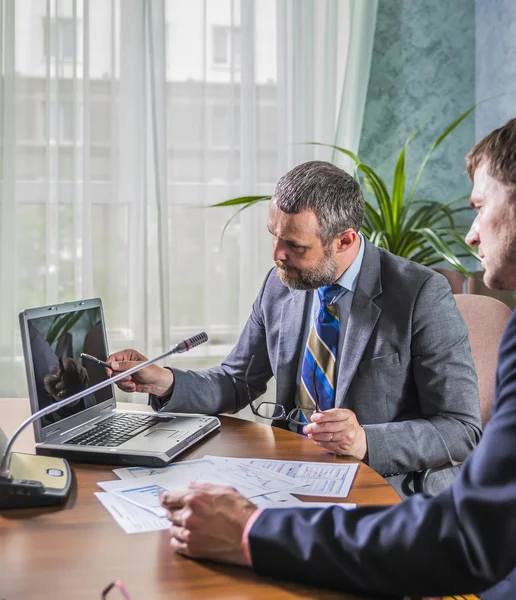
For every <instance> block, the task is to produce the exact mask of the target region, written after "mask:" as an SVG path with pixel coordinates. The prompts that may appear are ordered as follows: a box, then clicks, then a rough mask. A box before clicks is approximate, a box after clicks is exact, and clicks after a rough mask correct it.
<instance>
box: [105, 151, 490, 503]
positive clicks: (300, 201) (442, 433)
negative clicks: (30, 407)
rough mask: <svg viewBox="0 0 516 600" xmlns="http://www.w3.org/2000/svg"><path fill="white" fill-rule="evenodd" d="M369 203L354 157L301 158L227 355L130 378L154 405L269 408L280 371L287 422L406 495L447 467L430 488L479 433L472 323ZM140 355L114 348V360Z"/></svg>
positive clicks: (438, 485) (129, 362) (285, 186)
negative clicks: (375, 232) (269, 265)
mask: <svg viewBox="0 0 516 600" xmlns="http://www.w3.org/2000/svg"><path fill="white" fill-rule="evenodd" d="M363 214H364V199H363V196H362V192H361V190H360V186H359V185H358V183H357V182H356V180H355V179H354V178H353V177H351V176H350V175H349V174H348V173H346V172H345V171H343V170H342V169H339V168H338V167H336V166H334V165H332V164H330V163H326V162H320V161H313V162H307V163H304V164H301V165H299V166H297V167H295V168H294V169H292V170H291V171H290V172H288V173H287V174H286V175H284V176H283V177H282V178H281V179H280V181H279V183H278V185H277V188H276V191H275V194H274V197H273V198H272V200H271V202H270V207H269V217H268V229H269V232H270V234H271V236H272V247H273V252H272V256H273V259H274V262H275V263H276V266H275V267H274V268H273V269H271V271H269V273H268V274H267V275H266V277H265V281H264V283H263V285H262V288H261V290H260V292H259V294H258V297H257V298H256V300H255V302H254V304H253V308H252V312H251V315H250V317H249V319H248V321H247V323H246V325H245V327H244V330H243V332H242V334H241V336H240V339H239V341H238V342H237V344H236V346H235V348H234V349H233V350H232V352H231V353H230V354H229V356H228V357H227V358H226V359H225V360H224V362H223V363H222V364H221V366H219V367H214V368H211V369H206V370H204V371H199V372H193V371H182V370H180V369H176V368H173V369H163V368H161V367H158V366H151V367H148V368H147V369H143V370H142V371H140V372H139V373H137V374H135V375H133V376H132V377H129V378H128V379H127V380H126V381H123V382H122V383H120V384H119V385H120V387H121V388H122V389H124V390H125V391H128V392H132V391H140V392H149V393H151V404H152V406H153V407H154V408H155V409H160V408H164V409H165V410H168V411H174V412H202V413H208V414H217V413H222V412H238V411H239V410H241V409H242V408H244V407H245V406H246V405H247V404H249V403H251V405H252V408H253V410H254V411H258V412H260V408H259V401H256V399H257V398H258V397H259V396H260V395H261V394H263V393H264V392H265V390H266V385H267V382H268V381H269V379H270V378H271V377H273V376H274V377H275V378H276V382H277V392H276V402H277V404H278V406H277V409H276V411H275V413H274V414H273V415H272V417H274V420H275V424H276V425H280V426H284V427H289V428H291V429H293V430H295V431H298V432H299V433H303V434H304V435H306V436H308V438H309V439H311V440H312V441H313V442H314V443H315V444H317V445H318V446H321V447H323V448H325V449H326V450H328V452H331V453H333V454H337V455H346V456H352V457H355V458H357V459H360V460H363V461H366V462H367V463H368V464H369V465H370V466H371V467H372V468H373V469H375V470H376V471H378V472H379V473H380V474H381V475H383V476H385V477H387V478H388V479H389V481H390V482H391V484H392V485H393V486H394V487H395V488H396V489H397V490H398V491H399V492H400V493H401V494H408V493H410V492H411V491H412V490H413V488H414V479H415V477H416V476H415V474H416V473H417V472H420V471H421V470H424V469H428V468H431V467H443V466H448V467H449V468H447V469H446V468H445V469H441V470H438V471H437V472H435V473H434V474H433V475H432V476H431V477H430V478H429V486H430V490H431V492H432V493H438V492H440V491H442V490H443V489H445V487H446V486H447V485H448V484H449V483H450V482H451V481H452V480H453V476H454V474H455V470H456V468H457V467H456V466H455V465H458V464H459V463H461V462H462V461H463V460H464V459H465V458H466V456H467V455H468V454H469V453H470V452H471V450H472V449H473V448H474V446H475V445H476V443H477V442H478V440H479V439H480V435H481V424H480V414H479V399H478V389H477V381H476V375H475V370H474V367H473V362H472V358H471V351H470V347H469V341H468V332H467V329H466V326H465V324H464V322H463V320H462V318H461V316H460V314H459V312H458V310H457V308H456V306H455V301H454V299H453V296H452V293H451V290H450V288H449V285H448V283H447V281H446V280H445V279H444V278H443V277H442V276H441V275H439V274H437V273H435V272H434V271H432V270H430V269H428V268H425V267H423V266H420V265H418V264H415V263H413V262H411V261H408V260H404V259H402V258H399V257H397V256H394V255H393V254H391V253H389V252H387V251H385V250H382V249H379V248H376V247H375V246H373V245H372V244H371V243H369V242H368V241H367V240H366V239H365V238H364V237H363V235H362V234H361V233H360V226H361V223H362V218H363ZM141 360H145V357H144V356H142V355H141V354H140V353H138V352H136V351H135V350H124V351H121V352H116V353H115V354H112V355H111V356H110V357H109V358H108V362H110V363H111V366H112V369H113V371H123V370H126V369H128V368H130V367H132V366H134V364H135V362H138V361H141ZM316 408H317V409H318V410H315V409H316Z"/></svg>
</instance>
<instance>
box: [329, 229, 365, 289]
mask: <svg viewBox="0 0 516 600" xmlns="http://www.w3.org/2000/svg"><path fill="white" fill-rule="evenodd" d="M358 235H359V236H360V248H359V250H358V254H357V255H356V256H355V260H354V261H353V262H352V263H351V264H350V265H349V267H348V268H347V269H346V270H345V271H344V273H342V275H341V276H340V277H339V278H338V279H337V281H336V282H335V283H338V284H339V285H341V286H342V287H343V288H344V289H346V290H349V291H350V292H354V291H355V289H356V287H357V281H358V276H359V274H360V269H361V268H362V261H363V260H364V249H365V240H364V236H363V235H362V234H361V233H360V232H359V234H358Z"/></svg>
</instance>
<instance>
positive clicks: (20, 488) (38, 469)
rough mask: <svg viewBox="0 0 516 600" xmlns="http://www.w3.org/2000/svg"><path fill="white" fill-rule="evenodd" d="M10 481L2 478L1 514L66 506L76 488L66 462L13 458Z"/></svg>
mask: <svg viewBox="0 0 516 600" xmlns="http://www.w3.org/2000/svg"><path fill="white" fill-rule="evenodd" d="M9 471H10V477H0V510H1V509H5V508H28V507H37V506H54V505H57V504H63V502H64V501H65V500H66V498H67V497H68V494H69V493H70V489H71V485H72V470H71V469H70V465H69V464H68V461H66V460H65V459H64V458H54V457H49V456H36V455H34V454H21V453H18V452H13V453H12V454H11V464H10V469H9Z"/></svg>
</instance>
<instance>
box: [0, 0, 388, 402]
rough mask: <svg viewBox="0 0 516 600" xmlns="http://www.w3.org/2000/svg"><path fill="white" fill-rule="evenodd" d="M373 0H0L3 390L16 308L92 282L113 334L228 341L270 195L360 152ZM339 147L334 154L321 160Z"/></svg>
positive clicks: (6, 392)
mask: <svg viewBox="0 0 516 600" xmlns="http://www.w3.org/2000/svg"><path fill="white" fill-rule="evenodd" d="M376 5H377V0H189V1H188V2H184V0H0V7H1V10H0V20H1V22H0V32H1V45H0V50H1V61H0V63H1V69H2V73H1V75H2V76H1V81H0V85H1V110H0V144H1V147H0V151H1V162H0V168H1V171H0V177H1V185H0V194H1V196H0V283H1V288H0V396H3V397H5V396H25V395H26V393H27V392H26V382H25V373H24V368H23V357H22V352H21V344H20V336H19V330H18V324H17V318H16V316H17V312H18V311H20V310H22V309H23V308H27V307H32V306H40V305H45V304H51V303H52V304H53V303H56V302H65V301H72V300H77V299H79V298H87V297H94V296H100V297H101V298H102V300H103V304H104V312H105V318H106V324H107V329H108V340H109V346H110V350H119V349H121V348H124V347H135V348H137V349H139V350H141V351H142V352H144V353H146V354H148V355H151V354H154V353H157V352H158V351H161V350H162V349H163V348H166V347H168V346H169V345H170V344H171V343H173V342H175V341H177V340H178V339H179V338H181V337H182V336H184V335H185V334H186V335H189V334H193V333H196V332H197V331H199V330H206V331H207V332H208V334H209V336H210V340H211V343H210V344H208V345H205V346H201V347H199V348H197V349H195V350H194V351H192V353H191V355H189V354H185V355H181V356H180V357H179V358H178V359H177V360H176V363H175V364H177V365H178V366H181V367H185V368H199V367H203V366H207V365H211V364H216V363H218V362H219V361H220V359H221V358H222V357H223V356H225V354H226V353H227V352H228V351H229V350H230V348H231V347H232V344H233V343H234V341H235V340H236V338H237V336H238V333H239V331H240V329H241V327H242V325H243V323H244V322H245V320H246V318H247V316H248V314H249V311H250V307H251V303H252V301H253V299H254V297H255V295H256V292H257V290H258V289H259V286H260V284H261V281H262V278H263V276H264V274H265V272H266V271H267V269H268V268H269V267H270V265H271V258H270V239H269V238H270V236H269V234H268V232H267V230H266V227H265V216H266V204H263V205H257V206H255V207H253V208H251V209H249V210H246V211H244V212H243V213H242V214H241V215H240V216H239V217H237V218H236V219H235V220H234V221H233V222H232V224H231V225H230V226H229V227H228V229H227V230H226V232H225V235H224V238H223V241H222V243H221V233H222V230H223V227H224V224H225V222H226V221H227V219H228V218H229V217H230V216H231V215H232V214H233V212H234V211H233V210H230V209H227V210H226V209H213V208H206V207H207V206H208V205H209V204H214V203H216V202H219V201H221V200H224V199H228V198H232V197H236V196H241V195H256V194H264V195H265V194H270V193H272V191H273V190H274V186H275V183H276V181H277V179H278V178H279V177H280V176H281V175H282V174H283V173H284V172H286V171H287V170H288V169H290V168H291V167H293V166H294V165H296V164H298V163H300V162H302V161H305V160H310V159H313V158H322V159H326V160H331V159H332V153H331V151H329V150H327V149H324V148H320V147H316V146H311V145H308V144H306V142H311V141H318V142H325V143H338V144H340V145H343V146H346V147H349V148H350V149H352V150H357V148H358V142H359V137H360V129H361V123H362V118H363V108H364V104H365V96H366V90H367V82H368V73H369V65H370V60H371V49H372V41H373V36H374V23H375V16H376ZM333 159H336V157H333Z"/></svg>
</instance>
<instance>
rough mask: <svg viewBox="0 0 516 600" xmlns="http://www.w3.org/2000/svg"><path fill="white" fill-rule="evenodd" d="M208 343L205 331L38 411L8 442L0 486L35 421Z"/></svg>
mask: <svg viewBox="0 0 516 600" xmlns="http://www.w3.org/2000/svg"><path fill="white" fill-rule="evenodd" d="M206 341H208V336H207V334H206V333H205V332H204V331H203V332H201V333H199V334H197V335H195V336H193V337H191V338H188V339H187V340H183V341H181V342H179V343H178V344H176V345H175V346H174V347H173V348H171V349H170V350H168V351H167V352H164V353H163V354H160V355H159V356H156V357H155V358H151V359H149V360H146V361H144V362H142V363H139V364H137V365H135V366H134V367H131V368H130V369H127V371H122V372H120V373H119V374H118V375H115V376H113V377H110V378H109V379H106V380H105V381H101V382H100V383H97V384H96V385H94V386H92V387H89V388H86V389H85V390H82V391H81V392H78V393H77V394H73V395H72V396H69V397H68V398H65V399H64V400H61V401H59V402H56V403H55V404H51V405H49V406H46V407H45V408H42V409H41V410H38V411H36V412H35V413H34V414H33V415H31V416H30V417H29V418H28V419H25V421H23V423H22V424H21V425H20V426H19V427H18V428H17V429H16V431H15V432H14V434H13V435H12V436H11V438H10V439H9V441H8V442H7V446H6V448H5V453H4V456H3V458H2V461H1V462H0V484H3V485H5V484H6V483H9V482H11V481H12V480H13V478H12V475H11V473H10V466H11V465H10V463H11V456H12V448H13V445H14V442H15V441H16V439H17V438H18V436H19V435H20V433H21V432H22V431H23V430H24V429H25V427H27V426H28V425H30V424H31V423H34V421H37V420H38V419H41V418H42V417H44V416H46V415H48V414H50V413H53V412H55V411H57V410H60V409H61V408H63V407H65V406H67V405H68V404H72V403H73V402H76V401H77V400H80V399H81V398H83V397H84V395H85V394H86V393H87V394H93V393H95V392H98V391H99V390H101V389H103V388H105V387H107V386H109V385H111V384H112V383H116V382H117V381H120V380H121V379H124V378H125V377H127V376H128V375H132V374H133V373H137V372H138V371H140V370H141V369H144V368H145V367H148V366H149V365H152V364H154V363H155V362H157V361H159V360H162V359H163V358H166V357H167V356H170V355H171V354H180V353H182V352H186V351H187V350H190V349H191V348H193V347H195V346H198V345H199V344H202V343H204V342H206ZM32 458H33V459H43V460H45V459H46V457H40V456H33V457H32ZM59 460H62V461H63V463H65V465H66V466H67V467H68V464H67V462H66V461H65V459H59Z"/></svg>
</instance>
